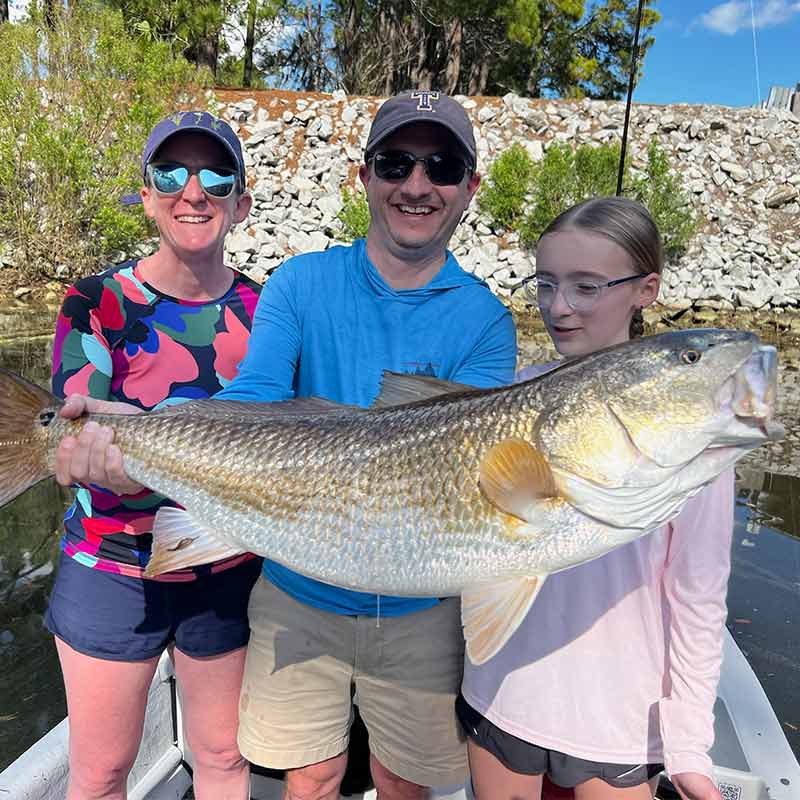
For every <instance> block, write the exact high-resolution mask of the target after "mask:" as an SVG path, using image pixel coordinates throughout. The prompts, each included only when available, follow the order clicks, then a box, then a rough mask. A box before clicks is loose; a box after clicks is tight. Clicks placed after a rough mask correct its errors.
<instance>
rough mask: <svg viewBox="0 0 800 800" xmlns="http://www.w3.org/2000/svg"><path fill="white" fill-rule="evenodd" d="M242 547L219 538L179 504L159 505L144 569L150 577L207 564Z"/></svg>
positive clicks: (147, 576) (234, 552) (239, 550)
mask: <svg viewBox="0 0 800 800" xmlns="http://www.w3.org/2000/svg"><path fill="white" fill-rule="evenodd" d="M244 552H245V551H244V550H242V549H241V548H240V547H236V546H234V545H230V544H225V543H224V542H220V541H219V540H218V539H216V538H215V537H214V535H213V534H212V533H211V532H210V531H209V530H208V528H205V527H204V526H203V525H202V524H201V523H199V522H198V521H197V520H196V519H195V518H194V517H193V516H192V515H191V514H190V513H189V512H188V511H184V510H183V509H182V508H159V509H158V511H157V512H156V518H155V522H154V523H153V551H152V554H151V556H150V560H149V561H148V562H147V566H146V567H145V570H144V576H145V577H146V578H154V577H155V576H156V575H161V574H162V573H163V572H171V571H172V570H175V569H186V568H187V567H196V566H198V565H199V564H211V563H212V562H214V561H221V560H222V559H223V558H231V556H236V555H239V554H241V553H244Z"/></svg>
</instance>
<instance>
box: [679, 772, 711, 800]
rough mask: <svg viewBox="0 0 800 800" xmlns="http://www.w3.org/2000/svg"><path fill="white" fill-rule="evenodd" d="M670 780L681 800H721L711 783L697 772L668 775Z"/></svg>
mask: <svg viewBox="0 0 800 800" xmlns="http://www.w3.org/2000/svg"><path fill="white" fill-rule="evenodd" d="M670 780H671V781H672V785H673V786H674V787H675V788H676V789H677V790H678V794H679V795H680V796H681V800H722V795H721V794H720V793H719V790H718V789H717V787H716V786H714V783H713V781H712V780H711V779H710V778H708V777H706V776H705V775H701V774H700V773H699V772H679V773H678V774H677V775H670Z"/></svg>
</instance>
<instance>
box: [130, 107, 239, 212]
mask: <svg viewBox="0 0 800 800" xmlns="http://www.w3.org/2000/svg"><path fill="white" fill-rule="evenodd" d="M189 132H198V133H205V134H207V135H208V136H211V137H212V138H214V139H216V140H217V141H218V142H219V143H220V144H221V145H222V146H223V147H224V148H225V150H226V151H227V152H228V154H229V155H230V157H231V160H232V161H233V163H234V164H235V165H236V169H237V172H238V177H239V184H240V186H241V187H242V188H246V187H247V181H246V178H245V172H244V156H243V155H242V143H241V142H240V141H239V137H238V136H237V135H236V134H235V133H234V132H233V128H231V126H230V125H228V123H227V122H225V120H223V119H220V118H219V117H215V116H214V115H213V114H209V113H208V111H176V112H175V113H174V114H170V115H169V116H168V117H167V118H166V119H162V120H161V122H159V123H158V125H156V126H155V128H153V130H152V131H150V135H149V136H148V137H147V142H146V143H145V146H144V151H143V152H142V177H143V178H144V176H145V174H146V172H147V165H148V164H149V163H150V161H151V160H152V158H153V156H154V155H155V154H156V152H157V151H158V149H159V147H161V145H163V144H164V143H165V142H166V141H167V139H169V138H171V137H172V136H174V135H175V134H177V133H189ZM141 200H142V198H141V197H140V196H139V194H129V195H125V196H124V197H123V198H122V203H123V204H124V205H132V204H134V203H140V202H141Z"/></svg>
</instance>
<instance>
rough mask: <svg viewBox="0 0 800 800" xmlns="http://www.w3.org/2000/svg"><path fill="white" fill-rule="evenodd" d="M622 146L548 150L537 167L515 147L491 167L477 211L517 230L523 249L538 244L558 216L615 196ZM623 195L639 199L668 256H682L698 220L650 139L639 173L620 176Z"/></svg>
mask: <svg viewBox="0 0 800 800" xmlns="http://www.w3.org/2000/svg"><path fill="white" fill-rule="evenodd" d="M619 155H620V147H619V145H618V144H605V145H600V146H599V147H592V146H591V145H581V146H580V147H578V148H577V149H575V150H573V149H572V148H571V147H570V146H569V145H568V144H553V145H551V146H550V147H549V148H548V150H547V152H546V153H545V156H544V158H543V159H542V161H541V162H539V163H538V164H535V163H533V162H532V161H531V159H530V156H528V154H527V152H526V151H525V150H524V148H522V147H520V146H519V145H513V146H512V147H510V148H509V149H508V150H506V151H505V152H504V153H502V154H501V155H500V156H499V157H498V158H497V160H496V161H495V162H494V163H493V164H492V165H491V167H490V168H489V177H488V179H487V181H486V184H487V185H486V187H485V188H484V189H482V190H481V193H480V195H479V200H478V202H479V205H480V208H481V211H483V212H484V213H485V214H487V215H488V217H489V219H490V221H491V222H492V223H493V224H494V225H495V226H498V227H503V228H506V229H509V230H516V231H517V232H518V233H519V237H520V242H521V243H522V245H523V246H525V247H532V246H534V245H535V244H536V242H537V241H538V239H539V236H540V235H541V233H542V231H543V230H544V229H545V228H546V227H547V226H548V225H549V224H550V222H552V221H553V220H554V219H555V218H556V217H557V216H558V215H559V214H560V213H561V212H562V211H565V210H566V209H568V208H570V207H571V206H573V205H575V204H576V203H580V202H581V201H582V200H586V199H588V198H590V197H607V196H611V195H613V194H615V193H616V187H617V170H618V167H619ZM623 187H624V193H625V195H626V196H627V197H631V198H633V199H635V200H638V201H639V202H640V203H642V204H643V205H644V206H646V207H647V209H648V210H649V211H650V213H651V214H652V216H653V219H654V220H655V222H656V225H657V226H658V229H659V230H660V231H661V235H662V237H663V239H664V248H665V252H666V254H667V256H669V257H675V256H678V255H680V253H681V252H683V250H684V249H685V248H686V245H687V244H688V243H689V241H690V240H691V238H692V236H693V235H694V233H695V230H696V219H695V217H694V213H693V211H692V207H691V204H690V202H689V198H688V197H687V195H686V193H685V192H684V191H683V189H682V187H681V181H680V177H679V176H677V175H675V174H673V173H672V172H671V170H670V163H669V157H668V156H667V154H666V152H665V151H664V150H663V149H662V148H661V147H659V145H658V142H657V141H656V140H655V139H653V140H651V142H650V145H649V147H648V151H647V163H646V164H645V165H644V168H643V170H641V171H639V172H638V173H637V174H635V175H633V176H631V172H630V170H629V169H627V167H626V170H625V174H624V175H623Z"/></svg>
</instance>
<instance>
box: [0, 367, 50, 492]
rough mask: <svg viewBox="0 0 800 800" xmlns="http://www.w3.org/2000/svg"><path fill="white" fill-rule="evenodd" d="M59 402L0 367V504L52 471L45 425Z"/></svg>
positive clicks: (48, 422)
mask: <svg viewBox="0 0 800 800" xmlns="http://www.w3.org/2000/svg"><path fill="white" fill-rule="evenodd" d="M61 405H62V403H61V401H60V400H58V399H57V398H56V397H54V396H53V395H51V394H50V392H46V391H45V390H44V389H41V388H40V387H38V386H37V385H36V384H35V383H31V382H30V381H26V380H25V379H24V378H21V377H19V375H15V374H14V373H13V372H9V371H8V370H5V369H0V506H4V505H5V504H6V503H8V502H10V501H11V500H13V499H14V498H15V497H17V496H18V495H20V494H22V493H23V492H24V491H25V490H26V489H28V488H30V487H31V486H33V485H34V484H37V483H39V481H41V480H44V479H45V478H48V477H49V476H50V475H52V474H53V470H52V468H51V467H50V465H49V464H48V457H47V426H48V425H49V424H50V423H51V422H52V421H53V419H55V417H56V415H57V414H58V408H59V406H61Z"/></svg>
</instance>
